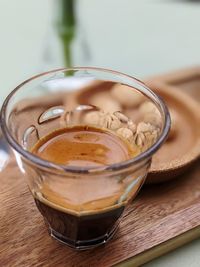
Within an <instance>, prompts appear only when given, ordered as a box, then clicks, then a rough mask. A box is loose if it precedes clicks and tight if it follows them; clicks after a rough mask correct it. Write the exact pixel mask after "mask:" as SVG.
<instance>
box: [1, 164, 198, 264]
mask: <svg viewBox="0 0 200 267" xmlns="http://www.w3.org/2000/svg"><path fill="white" fill-rule="evenodd" d="M199 163H200V162H199V161H198V162H196V164H195V165H193V167H192V168H191V169H190V171H188V172H187V173H185V174H184V175H182V176H181V177H179V178H178V179H176V180H173V181H171V182H167V183H164V184H160V185H152V186H145V187H144V188H143V189H142V190H141V192H140V194H139V195H138V197H137V199H135V200H134V201H133V203H132V204H131V205H130V206H129V208H128V210H127V211H126V213H125V215H124V218H123V220H122V222H121V224H120V228H119V230H118V232H117V234H116V235H115V236H114V238H113V239H112V240H111V241H110V242H109V243H108V244H107V245H105V246H102V247H99V248H96V249H94V250H91V251H84V252H76V251H73V250H71V249H69V248H68V247H66V246H64V245H61V244H59V243H58V242H56V241H54V240H52V239H51V238H50V237H49V236H48V234H47V230H46V228H45V225H44V223H43V219H42V217H41V215H40V213H39V212H38V210H37V209H36V207H35V205H34V201H33V199H32V196H31V194H30V192H29V191H28V189H27V186H26V181H24V178H23V176H22V175H21V174H20V173H19V171H18V168H17V166H16V163H15V161H14V160H13V159H11V161H10V163H9V164H8V166H7V167H6V168H5V169H4V170H3V171H2V172H1V173H0V179H1V189H0V266H4V267H10V266H12V267H18V266H20V267H29V266H31V267H32V266H33V267H39V266H44V267H46V266H56V267H59V266H62V267H65V266H67V267H94V266H95V267H99V266H100V267H101V266H102V267H107V266H113V265H117V266H123V267H125V266H126V267H127V266H140V265H141V264H143V263H145V262H147V261H149V260H151V259H153V258H155V257H157V256H159V255H162V254H164V253H166V252H168V251H170V250H172V249H174V248H176V247H178V246H180V245H183V244H185V243H187V242H189V241H191V240H193V239H195V238H197V237H199V236H200V212H199V210H200V164H199Z"/></svg>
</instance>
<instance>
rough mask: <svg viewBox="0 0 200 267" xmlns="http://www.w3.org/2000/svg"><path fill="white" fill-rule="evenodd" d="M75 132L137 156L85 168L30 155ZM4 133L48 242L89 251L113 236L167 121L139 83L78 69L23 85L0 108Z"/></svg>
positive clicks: (163, 109) (109, 73) (121, 76)
mask: <svg viewBox="0 0 200 267" xmlns="http://www.w3.org/2000/svg"><path fill="white" fill-rule="evenodd" d="M73 125H93V126H95V127H100V128H106V129H107V130H109V131H112V132H113V133H115V134H117V135H121V136H123V138H125V139H126V140H127V142H130V143H132V144H133V145H134V146H135V147H136V148H137V149H138V154H137V155H136V156H135V157H133V158H131V159H129V160H126V161H122V162H117V163H114V164H110V165H103V166H89V167H88V166H70V165H59V164H56V163H54V162H50V161H47V160H44V159H42V158H40V157H38V156H36V155H35V154H33V153H31V148H32V147H33V146H34V145H35V144H36V142H37V141H38V140H40V139H41V138H42V137H44V136H46V135H47V134H49V133H51V132H53V131H55V130H57V129H61V128H65V127H68V126H73ZM1 127H2V132H3V134H4V136H5V138H6V140H7V142H8V143H9V144H10V146H11V148H12V149H13V151H14V154H15V157H16V161H17V164H18V166H19V168H20V170H21V172H22V174H23V175H25V176H26V178H27V182H28V186H29V188H30V191H31V193H32V195H33V197H34V199H35V202H36V205H37V207H38V209H39V211H40V212H41V214H42V215H43V217H44V220H45V222H46V225H47V227H48V230H49V233H50V235H51V236H52V237H54V238H55V239H57V240H59V241H61V242H63V243H65V244H67V245H69V246H70V247H73V248H76V249H87V248H91V247H94V246H97V245H100V244H103V243H106V242H107V240H109V239H110V238H111V237H112V235H113V233H114V232H115V230H116V228H117V226H118V224H119V221H120V218H121V217H122V215H123V212H124V209H125V208H126V207H127V205H128V203H130V201H131V200H132V199H133V198H134V197H135V196H136V194H137V193H138V191H139V189H140V188H141V186H142V184H143V183H144V181H145V177H146V175H147V172H148V169H149V166H150V163H151V158H152V156H153V154H154V153H155V152H156V151H157V150H158V148H159V147H160V146H161V145H162V143H163V142H164V141H165V139H166V137H167V134H168V132H169V128H170V117H169V113H168V110H167V108H166V106H165V104H164V103H163V101H162V100H161V99H160V97H159V96H157V95H156V94H155V93H154V92H152V91H151V90H150V89H148V88H147V87H146V86H145V84H143V83H142V82H140V81H139V80H137V79H135V78H133V77H130V76H128V75H125V74H122V73H119V72H115V71H111V70H105V69H98V68H88V67H83V68H72V69H59V70H53V71H49V72H46V73H42V74H40V75H37V76H35V77H32V78H30V79H29V80H27V81H25V82H23V83H22V84H20V85H19V86H18V87H17V88H15V89H14V90H13V91H12V92H11V93H10V94H9V95H8V97H7V98H6V100H5V102H4V104H3V106H2V111H1ZM66 153H67V151H66Z"/></svg>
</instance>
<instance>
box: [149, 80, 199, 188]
mask: <svg viewBox="0 0 200 267" xmlns="http://www.w3.org/2000/svg"><path fill="white" fill-rule="evenodd" d="M147 84H148V86H149V87H150V88H152V90H154V91H155V92H156V93H157V94H159V95H160V96H161V97H162V98H163V99H164V100H165V102H166V104H167V106H168V108H169V111H170V113H171V118H172V128H171V131H173V133H172V135H169V138H168V140H167V141H166V142H165V144H164V145H163V146H162V147H161V148H160V150H159V151H157V153H156V154H155V155H154V157H153V160H152V165H151V169H150V172H149V175H148V177H147V183H157V182H164V181H166V180H170V179H173V178H174V177H176V176H177V175H180V174H181V173H183V172H184V171H185V170H186V169H187V168H188V167H190V165H191V164H192V163H193V162H194V161H195V160H196V159H197V158H198V157H199V156H200V106H199V104H198V103H197V102H196V101H195V100H194V99H192V97H191V96H189V95H187V94H186V93H185V92H183V91H182V92H181V91H179V90H175V89H174V88H173V87H171V86H170V85H167V84H163V83H161V82H159V81H154V80H152V81H148V82H147Z"/></svg>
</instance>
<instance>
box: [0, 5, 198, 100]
mask: <svg viewBox="0 0 200 267" xmlns="http://www.w3.org/2000/svg"><path fill="white" fill-rule="evenodd" d="M71 1H72V2H73V4H74V8H75V11H74V12H75V24H76V25H75V34H74V38H73V42H72V46H71V57H72V64H73V65H76V66H80V65H90V66H99V67H106V68H112V69H115V70H120V71H122V72H125V73H128V74H131V75H134V76H137V77H139V78H143V77H146V76H149V75H153V74H157V73H163V72H166V71H170V70H174V69H177V68H182V67H187V66H190V65H197V64H199V62H200V53H199V44H200V35H199V26H200V5H199V2H198V1H170V0H148V1H147V0H132V1H130V0H117V1H116V0H101V1H98V0H74V1H73V0H71ZM62 4H63V0H42V1H39V0H28V1H27V0H20V1H19V0H0V37H1V39H0V70H1V79H0V98H1V99H2V98H3V97H5V95H6V94H7V93H8V92H9V91H10V90H11V89H12V88H13V87H14V86H15V85H16V84H17V83H19V82H21V81H22V80H23V79H26V78H27V77H29V76H31V75H33V74H35V73H38V72H41V71H44V70H47V69H51V68H57V67H61V66H64V65H65V61H64V58H63V51H62V44H61V43H60V39H59V36H58V33H60V32H61V28H59V27H58V25H60V24H59V23H60V18H61V16H62V12H61V10H59V6H61V5H62Z"/></svg>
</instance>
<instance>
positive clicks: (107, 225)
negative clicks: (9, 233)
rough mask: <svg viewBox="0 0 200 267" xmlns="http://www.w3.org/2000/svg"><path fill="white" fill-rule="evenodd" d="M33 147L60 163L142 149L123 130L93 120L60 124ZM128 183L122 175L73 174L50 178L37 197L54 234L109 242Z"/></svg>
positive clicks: (119, 156) (124, 155)
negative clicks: (90, 124) (94, 124)
mask: <svg viewBox="0 0 200 267" xmlns="http://www.w3.org/2000/svg"><path fill="white" fill-rule="evenodd" d="M32 152H33V153H34V154H36V155H38V156H39V157H41V158H43V159H46V160H48V161H51V162H54V163H57V164H62V165H70V166H91V167H95V166H96V167H98V166H104V165H109V164H113V163H118V162H121V161H125V160H128V159H130V158H131V157H133V156H135V155H136V154H137V151H134V150H133V149H132V147H131V146H130V145H129V144H128V143H127V142H126V141H125V140H122V139H121V138H120V137H119V136H117V135H115V134H113V133H111V132H110V131H106V130H103V129H98V128H94V127H88V126H74V127H71V128H65V129H59V130H56V131H54V132H52V133H50V134H49V135H47V136H45V137H44V138H42V139H41V140H39V141H38V142H37V143H36V145H35V146H34V147H33V149H32ZM125 186H126V185H125V184H123V183H120V182H119V181H118V180H117V179H116V177H106V176H105V177H104V176H103V175H95V176H93V175H80V174H79V175H78V176H76V175H72V174H71V175H69V176H63V177H60V178H59V177H55V179H54V178H52V177H49V179H48V178H47V179H44V181H43V184H41V189H40V192H39V193H37V192H34V197H35V201H36V204H37V206H38V208H39V210H40V212H41V213H42V214H43V216H44V217H45V218H46V221H47V222H48V224H49V225H50V228H51V230H52V232H53V235H54V236H56V237H57V238H58V239H61V240H63V241H64V242H67V243H68V244H70V245H71V246H73V247H77V246H80V247H81V243H84V246H85V245H87V242H89V243H88V245H91V242H93V243H94V244H95V242H96V241H97V239H98V240H99V238H102V242H103V240H105V238H106V236H108V233H110V232H111V230H112V228H113V226H114V225H115V223H116V221H117V220H118V218H119V217H120V216H121V214H122V212H123V210H124V206H123V205H122V204H120V203H118V201H119V199H120V196H121V195H122V194H123V193H124V190H125ZM88 240H90V241H88ZM91 240H93V241H91ZM98 242H99V241H98ZM77 244H79V245H77Z"/></svg>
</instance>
